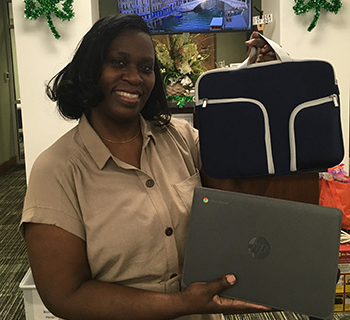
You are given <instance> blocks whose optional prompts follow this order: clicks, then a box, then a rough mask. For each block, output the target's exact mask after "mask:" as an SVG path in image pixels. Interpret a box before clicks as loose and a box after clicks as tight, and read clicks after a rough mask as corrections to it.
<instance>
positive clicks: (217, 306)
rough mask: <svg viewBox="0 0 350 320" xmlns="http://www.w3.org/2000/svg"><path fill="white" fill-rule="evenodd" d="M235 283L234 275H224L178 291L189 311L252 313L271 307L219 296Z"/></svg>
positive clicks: (268, 309) (269, 309) (195, 312)
mask: <svg viewBox="0 0 350 320" xmlns="http://www.w3.org/2000/svg"><path fill="white" fill-rule="evenodd" d="M235 283H236V277H235V276H234V275H226V276H223V277H221V278H219V279H216V280H214V281H211V282H196V283H192V284H191V285H189V286H188V287H186V288H185V289H183V290H182V291H181V292H180V295H181V296H182V299H183V300H184V303H185V304H186V305H187V307H188V308H189V310H190V311H189V313H190V314H191V313H193V314H197V313H198V314H199V313H225V314H235V313H253V312H268V311H271V308H268V307H264V306H260V305H256V304H253V303H249V302H245V301H240V300H233V299H229V298H224V297H221V296H219V294H220V292H222V291H224V290H225V289H228V288H230V287H231V286H233V285H234V284H235Z"/></svg>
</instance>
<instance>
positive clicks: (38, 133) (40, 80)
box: [12, 0, 98, 177]
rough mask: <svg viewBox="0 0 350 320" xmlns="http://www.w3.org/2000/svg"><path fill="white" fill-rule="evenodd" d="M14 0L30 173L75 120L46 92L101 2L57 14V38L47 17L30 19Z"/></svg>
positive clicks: (78, 5)
mask: <svg viewBox="0 0 350 320" xmlns="http://www.w3.org/2000/svg"><path fill="white" fill-rule="evenodd" d="M12 2H13V16H14V17H13V18H14V28H15V38H16V46H17V63H18V77H19V79H18V81H19V87H20V91H21V106H22V119H23V131H24V146H25V158H26V170H27V177H28V176H29V173H30V170H31V168H32V165H33V162H34V160H35V159H36V158H37V156H38V155H39V154H40V153H41V152H42V151H43V150H44V149H46V148H47V147H48V146H49V145H51V144H52V143H53V142H54V141H55V140H57V138H58V137H59V136H61V135H62V134H63V133H64V132H66V131H67V130H68V129H70V128H71V127H73V126H74V125H75V124H76V122H68V121H65V120H63V119H62V118H60V116H59V114H58V112H57V111H56V107H55V104H54V103H53V102H51V101H50V100H49V99H48V98H47V97H46V96H45V84H46V83H47V82H48V80H49V79H51V78H52V77H53V76H54V75H55V74H56V73H57V72H58V71H60V69H61V68H62V67H64V66H65V64H66V63H67V62H68V61H69V60H70V59H71V57H72V53H73V52H74V50H75V48H76V46H77V44H78V42H79V41H80V39H81V38H82V36H83V35H84V34H85V33H86V31H87V30H88V29H89V28H90V27H91V25H92V23H93V22H94V21H95V20H96V19H97V16H98V4H97V1H95V0H89V1H75V2H74V4H73V6H74V11H75V17H74V18H73V19H72V20H71V21H65V22H62V21H61V20H59V19H56V18H54V19H53V21H54V25H55V26H56V28H57V30H58V32H59V33H60V34H61V38H60V39H58V40H57V39H56V38H55V37H54V36H53V35H52V33H51V31H50V29H49V28H48V25H47V22H46V19H45V18H43V17H41V18H39V19H38V20H27V19H26V18H25V16H24V7H25V3H24V1H22V0H13V1H12Z"/></svg>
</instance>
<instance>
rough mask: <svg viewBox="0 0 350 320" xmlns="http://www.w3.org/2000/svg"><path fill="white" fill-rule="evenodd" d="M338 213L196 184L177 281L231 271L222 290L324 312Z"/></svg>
mask: <svg viewBox="0 0 350 320" xmlns="http://www.w3.org/2000/svg"><path fill="white" fill-rule="evenodd" d="M341 220H342V212H341V210H339V209H336V208H328V207H321V206H318V205H312V204H306V203H299V202H294V201H287V200H279V199H273V198H267V197H261V196H253V195H248V194H242V193H235V192H230V191H221V190H216V189H209V188H202V187H198V188H196V189H195V192H194V197H193V205H192V213H191V218H190V226H189V234H188V240H187V249H186V254H185V262H184V269H183V279H182V281H183V283H182V285H183V286H188V285H189V284H191V283H193V282H197V281H211V280H214V279H216V278H219V277H221V276H223V275H226V274H234V275H235V276H236V277H237V283H236V284H235V285H234V286H232V287H230V288H229V289H228V290H226V291H224V292H222V296H226V297H230V298H233V299H239V300H244V301H249V302H253V303H257V304H261V305H264V306H268V307H273V308H276V309H279V310H288V311H293V312H296V313H300V314H305V315H308V316H313V317H317V318H323V319H330V318H332V316H333V310H334V300H335V287H336V281H337V272H338V256H339V242H340V229H341Z"/></svg>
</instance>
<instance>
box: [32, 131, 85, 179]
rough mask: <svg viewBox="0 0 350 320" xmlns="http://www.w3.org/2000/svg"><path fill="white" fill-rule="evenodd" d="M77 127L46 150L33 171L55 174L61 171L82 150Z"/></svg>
mask: <svg viewBox="0 0 350 320" xmlns="http://www.w3.org/2000/svg"><path fill="white" fill-rule="evenodd" d="M77 132H78V130H77V127H74V128H73V129H71V130H69V131H68V132H67V133H65V134H64V135H63V136H61V137H60V138H58V139H57V140H56V141H55V142H54V143H53V144H52V145H51V146H49V147H48V148H47V149H45V150H44V151H43V152H42V153H41V154H39V156H38V157H37V159H36V160H35V162H34V165H33V169H36V170H38V169H40V170H41V171H46V172H53V171H56V170H57V171H61V169H62V168H64V167H65V168H66V167H67V163H68V162H69V161H70V160H71V159H72V157H74V155H76V154H77V152H79V150H80V149H81V143H80V141H79V140H80V139H79V135H78V134H77Z"/></svg>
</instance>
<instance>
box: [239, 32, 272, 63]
mask: <svg viewBox="0 0 350 320" xmlns="http://www.w3.org/2000/svg"><path fill="white" fill-rule="evenodd" d="M245 44H246V45H247V46H248V47H249V52H248V56H249V53H250V49H251V48H252V47H256V48H257V50H258V52H257V55H256V56H254V57H252V58H251V59H250V60H249V63H251V64H252V63H259V62H267V61H272V60H276V54H275V52H274V51H273V49H272V48H271V47H270V45H269V44H268V43H267V42H266V41H265V40H264V39H262V38H261V37H260V36H259V34H258V32H256V31H254V32H253V33H252V35H251V39H250V40H248V41H246V42H245Z"/></svg>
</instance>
